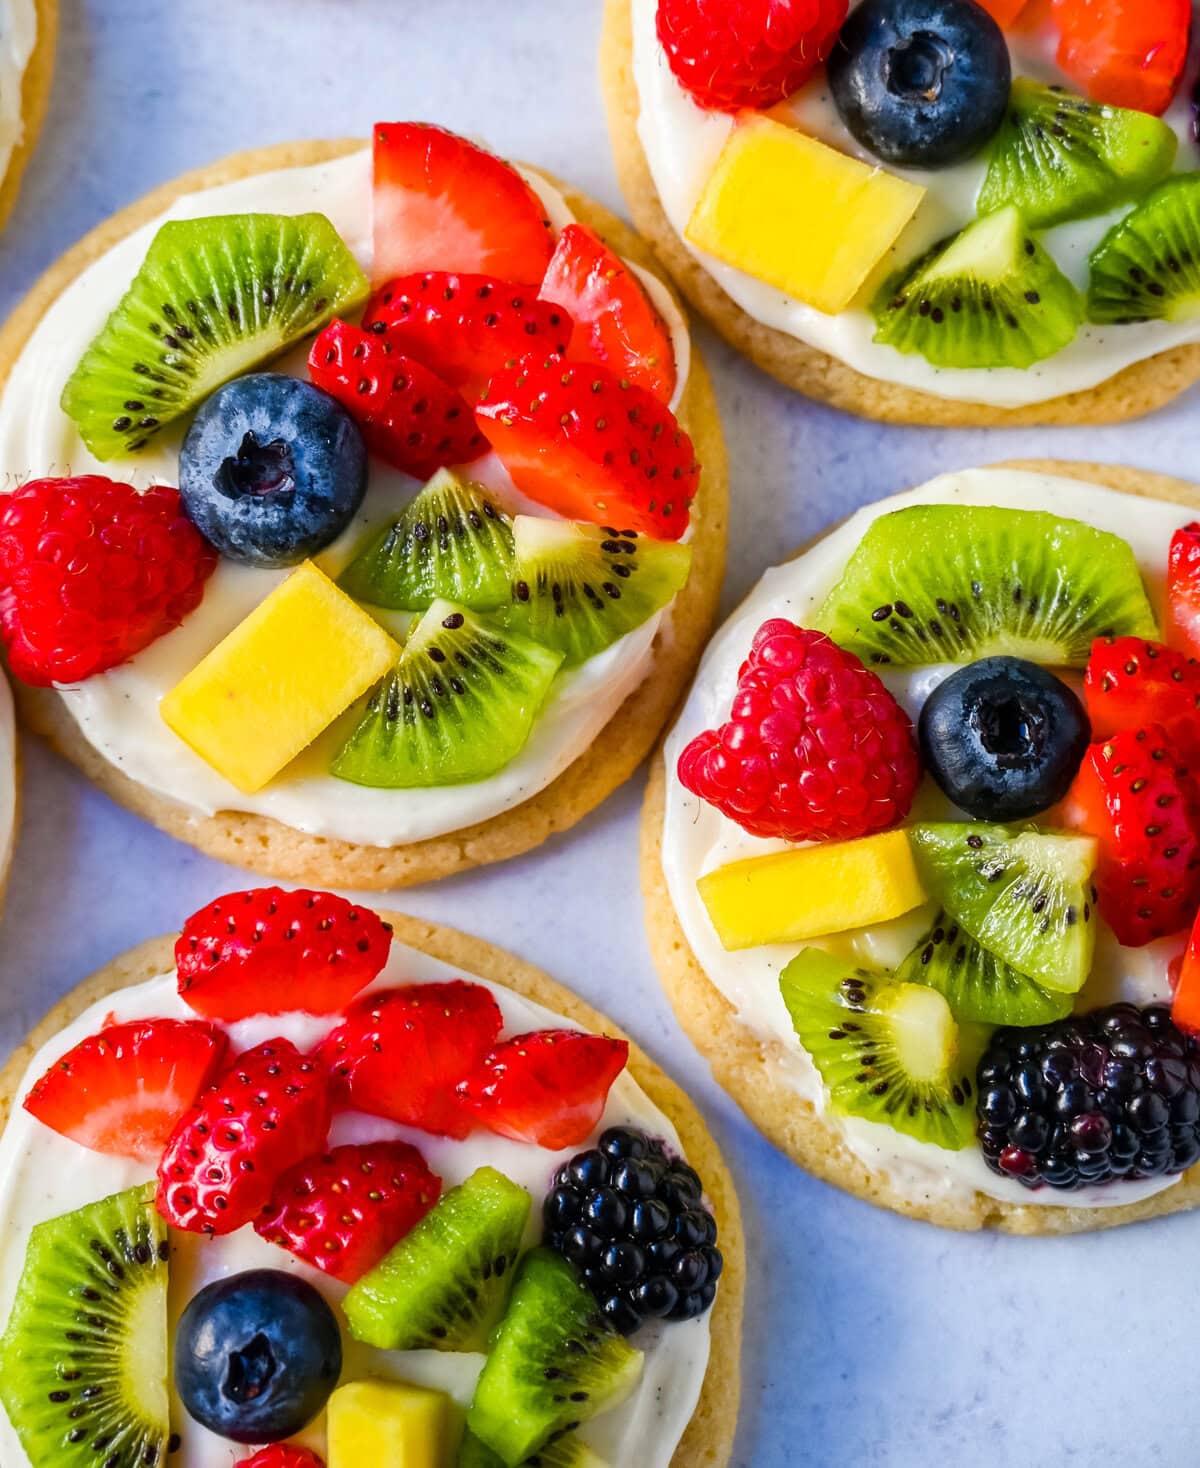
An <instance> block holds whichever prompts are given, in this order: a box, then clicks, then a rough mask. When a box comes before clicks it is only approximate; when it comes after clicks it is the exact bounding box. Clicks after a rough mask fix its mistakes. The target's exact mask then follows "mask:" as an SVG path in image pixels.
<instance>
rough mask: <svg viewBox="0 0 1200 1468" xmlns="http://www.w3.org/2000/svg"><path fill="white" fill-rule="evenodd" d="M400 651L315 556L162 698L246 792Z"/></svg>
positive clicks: (178, 724) (205, 753)
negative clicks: (340, 587)
mask: <svg viewBox="0 0 1200 1468" xmlns="http://www.w3.org/2000/svg"><path fill="white" fill-rule="evenodd" d="M399 656H400V649H399V648H398V647H397V645H396V644H395V643H394V642H393V641H392V639H391V638H390V637H389V636H388V635H387V633H386V632H385V631H384V630H383V628H382V627H380V626H379V624H378V623H377V622H376V621H375V620H374V619H373V618H371V617H369V616H368V615H367V613H366V612H364V611H363V610H362V609H361V608H360V607H359V606H358V605H357V603H355V602H353V601H352V600H351V599H350V598H349V597H348V596H347V595H346V593H345V592H344V591H339V590H338V588H337V587H336V586H335V585H334V584H333V582H332V581H330V579H329V578H328V576H326V575H325V574H324V572H323V571H320V570H318V569H317V567H316V566H314V565H313V563H312V562H311V561H305V563H304V564H303V565H302V566H299V567H297V569H296V570H295V571H293V572H292V574H291V575H290V576H289V577H288V578H287V580H286V581H284V582H282V583H281V584H280V585H279V586H277V587H276V588H275V590H274V591H273V592H272V593H271V594H270V596H268V597H267V598H266V600H265V601H263V602H260V603H259V605H258V606H257V607H255V609H254V610H253V611H252V612H251V613H250V615H249V616H248V617H247V618H246V620H245V621H244V622H242V623H240V624H239V625H238V626H237V627H235V628H234V629H233V631H232V632H231V633H230V634H229V636H228V637H226V638H225V640H224V641H223V642H220V643H218V644H217V646H216V647H214V648H213V650H212V652H210V653H209V654H208V656H207V657H206V658H205V659H204V661H203V662H201V663H200V664H199V665H198V666H196V667H195V668H193V669H192V671H191V672H190V673H189V674H188V675H187V677H186V678H184V680H183V681H182V682H181V683H179V684H178V685H177V686H176V687H175V688H173V689H172V690H171V692H170V693H168V694H167V696H166V697H165V698H164V699H163V701H162V703H161V705H160V710H161V713H162V716H163V718H164V719H165V720H166V722H167V724H168V725H169V727H170V728H171V729H172V730H174V732H175V733H176V734H178V735H179V737H180V739H182V740H183V741H184V742H185V743H186V744H190V745H191V747H192V748H193V749H194V750H195V751H196V753H197V754H198V755H199V756H200V757H201V759H204V760H207V762H208V763H209V764H210V765H212V767H213V769H214V770H216V771H217V772H218V774H221V775H224V777H225V778H226V779H227V780H228V781H229V782H230V783H231V784H233V785H236V786H237V788H238V789H239V790H241V791H243V792H245V793H246V794H247V795H251V794H253V793H254V791H256V790H261V789H262V788H263V786H264V785H266V784H267V783H268V782H269V781H270V780H273V779H274V778H275V776H276V775H277V774H278V773H279V772H280V770H282V769H283V768H284V766H285V765H287V764H289V763H290V762H291V761H292V760H293V759H295V757H296V756H297V755H298V754H299V753H300V752H301V750H303V749H306V748H307V747H308V746H309V745H310V744H311V743H312V742H313V740H314V739H315V738H316V737H317V735H318V734H320V733H321V732H322V731H323V730H325V729H326V728H328V727H329V725H330V724H332V723H333V721H334V719H336V718H337V717H338V715H339V714H342V713H344V712H345V710H346V709H347V708H348V707H349V706H350V705H351V704H352V703H353V702H354V700H355V699H356V698H358V697H359V696H360V695H361V694H363V693H365V692H366V691H367V689H368V688H370V687H371V686H372V684H374V683H377V682H378V681H379V679H380V678H382V677H383V675H384V674H385V673H386V672H387V671H388V669H389V668H391V667H392V666H393V665H394V663H395V662H396V659H397V658H398V657H399Z"/></svg>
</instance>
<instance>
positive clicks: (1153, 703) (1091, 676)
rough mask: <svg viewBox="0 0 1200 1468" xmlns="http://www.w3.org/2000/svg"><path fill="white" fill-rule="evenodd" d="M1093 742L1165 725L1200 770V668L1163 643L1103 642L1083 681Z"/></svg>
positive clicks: (1094, 652)
mask: <svg viewBox="0 0 1200 1468" xmlns="http://www.w3.org/2000/svg"><path fill="white" fill-rule="evenodd" d="M1083 692H1084V697H1085V698H1086V700H1087V711H1088V718H1089V719H1090V720H1091V725H1092V737H1093V738H1094V739H1108V738H1109V737H1110V736H1111V735H1113V734H1119V733H1120V732H1121V730H1122V729H1142V728H1145V726H1146V725H1147V724H1159V725H1161V726H1162V728H1163V729H1164V730H1165V732H1166V735H1167V738H1168V739H1169V740H1170V741H1171V743H1172V744H1173V745H1174V746H1175V747H1176V749H1178V751H1179V753H1180V756H1181V757H1182V759H1183V760H1184V762H1185V763H1186V764H1187V765H1188V766H1189V767H1190V768H1193V769H1197V770H1200V663H1198V662H1197V661H1196V659H1195V658H1190V657H1187V656H1186V655H1185V654H1184V653H1181V652H1175V651H1174V649H1172V648H1169V647H1165V646H1164V645H1163V644H1162V643H1161V642H1148V641H1146V639H1145V638H1141V637H1101V638H1097V639H1096V642H1095V643H1094V644H1093V646H1092V655H1091V657H1090V658H1089V659H1088V665H1087V673H1086V674H1085V676H1084V680H1083Z"/></svg>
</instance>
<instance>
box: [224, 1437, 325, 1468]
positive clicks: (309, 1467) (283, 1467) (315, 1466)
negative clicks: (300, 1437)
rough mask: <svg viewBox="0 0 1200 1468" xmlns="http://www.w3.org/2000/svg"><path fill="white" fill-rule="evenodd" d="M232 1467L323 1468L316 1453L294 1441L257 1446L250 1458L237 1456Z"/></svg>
mask: <svg viewBox="0 0 1200 1468" xmlns="http://www.w3.org/2000/svg"><path fill="white" fill-rule="evenodd" d="M234 1468H325V1465H324V1463H323V1462H322V1460H321V1459H320V1458H318V1457H317V1455H316V1453H313V1452H310V1451H309V1449H308V1448H298V1447H296V1445H295V1444H294V1443H272V1444H271V1445H270V1447H266V1448H259V1450H258V1452H257V1453H255V1454H254V1456H253V1457H252V1458H239V1459H238V1461H237V1463H235V1464H234Z"/></svg>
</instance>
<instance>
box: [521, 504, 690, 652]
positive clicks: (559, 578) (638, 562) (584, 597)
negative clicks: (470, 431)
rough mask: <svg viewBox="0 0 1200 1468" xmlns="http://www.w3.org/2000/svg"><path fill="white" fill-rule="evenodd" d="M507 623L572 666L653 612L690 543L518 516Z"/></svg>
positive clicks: (677, 583) (678, 580)
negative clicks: (652, 538) (550, 649)
mask: <svg viewBox="0 0 1200 1468" xmlns="http://www.w3.org/2000/svg"><path fill="white" fill-rule="evenodd" d="M513 542H514V550H515V560H516V564H515V566H514V568H513V582H512V606H511V608H510V611H509V618H508V625H509V626H510V627H513V628H515V629H516V630H517V631H518V632H523V633H524V634H525V635H526V636H527V637H532V638H533V640H534V641H535V642H540V643H542V645H543V646H545V647H553V648H557V649H558V650H559V651H560V652H561V653H563V654H564V655H565V662H564V666H565V667H568V668H572V667H575V666H576V665H577V664H579V663H583V662H586V661H587V660H588V658H591V657H595V655H596V654H597V653H599V652H603V651H604V649H605V648H606V647H610V646H611V645H612V644H613V643H614V642H616V641H617V640H618V639H619V638H621V637H624V636H625V634H626V633H627V632H632V631H633V630H634V628H635V627H640V626H641V625H642V623H643V622H646V621H648V620H649V618H651V617H653V616H654V615H655V613H656V612H660V611H661V610H662V609H663V607H665V606H666V605H667V603H668V602H669V601H670V600H671V598H672V597H673V596H674V595H675V594H676V592H678V591H680V590H681V589H682V587H683V584H684V582H685V581H686V580H687V578H688V571H689V570H690V568H691V564H692V548H691V546H688V545H682V544H681V543H680V542H679V541H673V540H651V539H649V538H648V537H647V536H644V535H639V534H638V533H637V531H635V530H617V529H615V528H614V527H612V526H600V525H587V524H580V523H579V522H578V521H571V520H545V519H542V518H540V517H534V516H532V515H518V516H517V518H516V519H515V520H514V521H513Z"/></svg>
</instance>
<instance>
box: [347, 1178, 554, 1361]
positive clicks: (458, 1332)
mask: <svg viewBox="0 0 1200 1468" xmlns="http://www.w3.org/2000/svg"><path fill="white" fill-rule="evenodd" d="M531 1203H532V1199H531V1198H530V1196H529V1194H528V1193H527V1192H526V1191H525V1189H524V1188H519V1187H518V1186H517V1185H516V1183H514V1182H510V1181H509V1179H508V1178H506V1177H505V1176H504V1175H503V1173H499V1172H497V1171H496V1170H495V1169H494V1168H491V1167H481V1168H480V1169H479V1170H478V1171H477V1172H473V1173H472V1174H471V1176H470V1177H469V1178H467V1180H466V1182H464V1183H460V1184H459V1186H458V1187H456V1188H451V1189H450V1191H449V1192H447V1193H445V1194H443V1196H442V1198H441V1200H440V1201H439V1202H438V1204H437V1206H436V1207H435V1208H433V1210H432V1211H431V1212H429V1213H427V1214H426V1215H425V1217H424V1218H423V1219H422V1220H421V1222H420V1223H418V1224H417V1226H416V1227H415V1228H414V1229H413V1230H412V1231H411V1232H410V1233H408V1234H406V1235H405V1236H404V1238H403V1239H401V1240H400V1242H399V1243H398V1244H397V1245H396V1247H395V1248H394V1249H393V1250H392V1251H391V1252H390V1253H389V1254H387V1255H385V1256H384V1258H383V1259H381V1260H380V1262H379V1263H378V1264H377V1265H376V1266H375V1268H374V1269H372V1270H370V1271H369V1272H368V1273H367V1274H364V1275H363V1277H362V1279H360V1280H359V1281H358V1283H357V1284H355V1285H354V1287H353V1288H352V1289H351V1290H350V1293H349V1294H348V1295H347V1296H346V1298H345V1300H344V1301H343V1302H342V1310H343V1312H344V1314H345V1316H346V1320H347V1322H348V1323H349V1326H350V1334H351V1335H352V1336H353V1337H354V1339H355V1340H356V1341H364V1342H365V1343H366V1344H367V1345H369V1346H378V1347H379V1348H380V1350H384V1351H481V1350H483V1349H484V1347H485V1345H486V1343H487V1338H488V1334H489V1332H490V1331H491V1329H492V1327H493V1326H494V1325H495V1323H496V1321H497V1320H498V1319H499V1317H500V1313H501V1311H502V1310H503V1309H504V1301H505V1297H506V1296H507V1294H508V1286H509V1282H510V1281H511V1279H512V1275H513V1269H514V1268H515V1266H516V1262H517V1256H518V1255H519V1254H520V1252H521V1240H522V1238H523V1236H524V1233H525V1225H526V1223H527V1222H528V1220H529V1210H530V1206H531Z"/></svg>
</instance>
